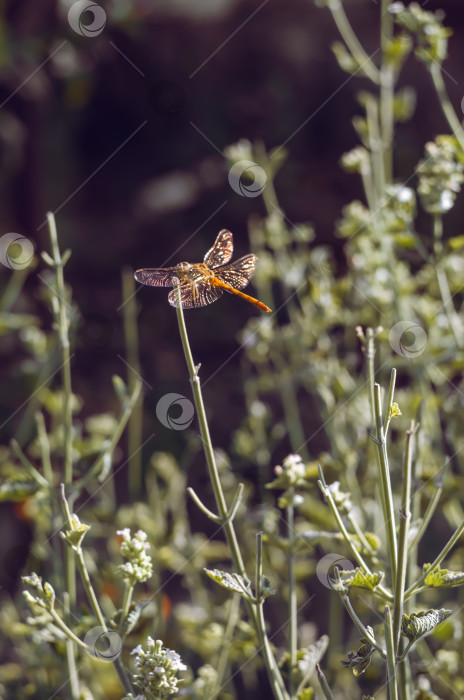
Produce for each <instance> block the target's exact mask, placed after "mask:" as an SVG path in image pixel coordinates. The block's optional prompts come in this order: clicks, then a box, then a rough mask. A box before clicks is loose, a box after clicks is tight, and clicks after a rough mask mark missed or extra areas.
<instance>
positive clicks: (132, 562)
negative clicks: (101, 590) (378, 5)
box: [116, 527, 153, 586]
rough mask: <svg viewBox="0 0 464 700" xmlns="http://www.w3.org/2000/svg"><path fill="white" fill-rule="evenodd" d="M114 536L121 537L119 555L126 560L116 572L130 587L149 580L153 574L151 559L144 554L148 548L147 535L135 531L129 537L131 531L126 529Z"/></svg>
mask: <svg viewBox="0 0 464 700" xmlns="http://www.w3.org/2000/svg"><path fill="white" fill-rule="evenodd" d="M116 534H117V535H119V536H120V537H122V543H121V554H122V555H123V556H124V557H126V559H128V561H127V562H126V563H125V564H121V565H120V566H118V567H117V569H116V572H117V573H118V574H119V575H120V576H121V578H122V579H123V580H124V581H126V582H127V583H129V584H130V585H132V586H135V584H136V583H142V582H143V581H146V580H147V579H149V578H150V576H151V575H152V573H153V567H152V561H151V557H150V556H149V555H148V554H147V553H146V550H147V549H149V548H150V545H149V544H148V542H147V541H146V539H147V533H146V532H144V531H143V530H137V532H136V533H135V535H134V536H133V537H131V531H130V529H129V528H128V527H126V528H124V530H118V531H117V533H116Z"/></svg>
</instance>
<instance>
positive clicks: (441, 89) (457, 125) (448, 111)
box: [430, 61, 464, 150]
mask: <svg viewBox="0 0 464 700" xmlns="http://www.w3.org/2000/svg"><path fill="white" fill-rule="evenodd" d="M430 74H431V76H432V80H433V84H434V86H435V90H436V91H437V94H438V99H439V103H440V106H441V108H442V110H443V113H444V115H445V117H446V119H447V121H448V124H449V126H450V128H451V131H452V132H453V134H454V135H455V136H456V138H457V140H458V141H459V145H460V146H461V148H462V149H463V150H464V129H463V128H462V125H461V122H460V120H459V119H458V117H457V115H456V112H455V111H454V107H453V105H452V104H451V101H450V98H449V96H448V91H447V89H446V86H445V82H444V80H443V74H442V71H441V65H440V64H439V63H437V62H436V61H433V62H431V64H430Z"/></svg>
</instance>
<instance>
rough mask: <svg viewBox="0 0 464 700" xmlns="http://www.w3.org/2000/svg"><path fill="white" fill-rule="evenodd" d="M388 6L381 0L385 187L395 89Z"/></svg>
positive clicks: (389, 172) (389, 167) (390, 175)
mask: <svg viewBox="0 0 464 700" xmlns="http://www.w3.org/2000/svg"><path fill="white" fill-rule="evenodd" d="M389 5H390V0H382V5H381V27H380V47H381V50H382V63H381V67H380V128H381V133H382V150H383V172H384V178H385V183H386V184H387V185H389V184H391V182H392V179H393V148H392V146H393V133H394V113H393V98H394V87H395V72H394V68H393V66H392V65H391V61H389V59H388V55H387V50H388V47H389V44H390V42H391V40H392V37H393V16H392V14H391V12H389V9H388V8H389Z"/></svg>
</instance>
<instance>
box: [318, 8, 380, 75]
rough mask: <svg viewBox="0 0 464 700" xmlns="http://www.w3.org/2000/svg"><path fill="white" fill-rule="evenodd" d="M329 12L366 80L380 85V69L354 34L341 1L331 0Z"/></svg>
mask: <svg viewBox="0 0 464 700" xmlns="http://www.w3.org/2000/svg"><path fill="white" fill-rule="evenodd" d="M329 10H330V11H331V13H332V17H333V18H334V21H335V24H336V25H337V28H338V31H339V32H340V34H341V36H342V38H343V41H344V42H345V44H346V45H347V47H348V49H349V50H350V52H351V54H352V56H353V58H354V59H355V61H356V62H357V64H358V65H359V68H360V70H361V72H362V73H364V75H365V76H366V78H369V80H372V82H373V83H374V84H375V85H378V84H379V82H380V73H379V69H378V68H377V66H376V65H375V63H374V62H373V61H372V59H371V58H370V57H369V56H368V55H367V53H366V52H365V50H364V48H363V46H362V45H361V43H360V41H359V39H358V37H357V36H356V34H355V33H354V31H353V29H352V27H351V24H350V22H349V20H348V17H347V16H346V14H345V10H344V9H343V5H342V4H341V2H340V1H339V0H331V2H330V3H329Z"/></svg>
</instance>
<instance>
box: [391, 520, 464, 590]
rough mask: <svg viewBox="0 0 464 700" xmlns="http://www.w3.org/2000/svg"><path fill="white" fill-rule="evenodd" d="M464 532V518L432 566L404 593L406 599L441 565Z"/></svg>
mask: <svg viewBox="0 0 464 700" xmlns="http://www.w3.org/2000/svg"><path fill="white" fill-rule="evenodd" d="M463 532H464V520H463V521H462V523H461V525H460V526H459V527H458V528H457V530H455V532H454V533H453V535H452V536H451V537H450V539H449V540H448V542H447V543H446V544H445V546H444V547H443V549H442V550H441V552H440V554H439V555H438V556H437V557H436V558H435V559H434V561H433V563H432V564H431V565H430V567H429V568H428V569H427V571H424V572H423V573H422V574H421V576H419V578H418V579H417V581H416V582H415V583H413V584H412V586H410V587H409V588H408V590H407V591H406V592H405V594H404V598H405V600H406V599H407V598H409V597H410V596H411V594H412V593H413V592H414V591H415V590H417V589H418V588H420V587H421V586H422V584H423V583H424V581H425V579H426V577H427V576H428V574H431V573H432V572H433V570H434V569H436V568H437V566H439V564H440V563H441V562H442V561H443V559H444V558H445V557H446V555H447V554H448V552H450V551H451V550H452V549H453V547H454V545H455V544H456V542H457V541H458V540H459V538H460V537H461V535H462V533H463Z"/></svg>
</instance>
